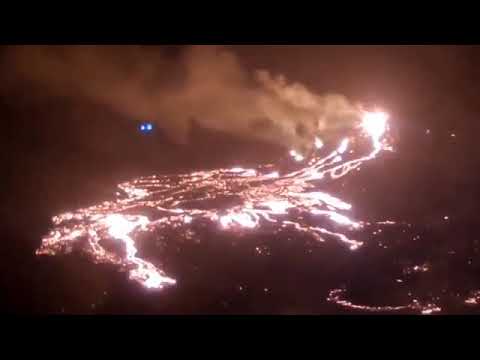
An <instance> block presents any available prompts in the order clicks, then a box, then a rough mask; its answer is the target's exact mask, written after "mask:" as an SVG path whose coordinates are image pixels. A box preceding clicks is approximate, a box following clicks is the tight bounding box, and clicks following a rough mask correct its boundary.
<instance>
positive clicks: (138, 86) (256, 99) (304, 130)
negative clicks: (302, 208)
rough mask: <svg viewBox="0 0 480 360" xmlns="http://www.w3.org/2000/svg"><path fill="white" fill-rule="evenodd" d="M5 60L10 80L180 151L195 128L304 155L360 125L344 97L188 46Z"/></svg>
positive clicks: (20, 53)
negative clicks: (90, 105)
mask: <svg viewBox="0 0 480 360" xmlns="http://www.w3.org/2000/svg"><path fill="white" fill-rule="evenodd" d="M6 59H7V62H8V64H9V65H10V66H9V68H10V70H11V72H10V74H9V76H10V79H11V80H12V79H13V80H18V79H21V80H23V81H29V82H31V83H32V84H33V85H34V86H35V87H36V88H37V89H38V90H39V91H41V92H42V93H49V94H50V95H55V96H58V95H61V96H70V97H82V98H87V99H89V100H90V101H92V102H94V103H98V104H103V105H107V106H109V107H110V108H111V109H112V110H113V111H115V112H117V113H119V114H122V115H124V116H127V117H129V118H132V119H135V120H139V119H144V120H146V119H148V120H149V121H153V122H155V123H156V124H157V125H158V126H159V127H160V128H162V129H164V130H165V131H166V132H167V133H168V134H169V135H170V137H171V138H172V140H174V141H175V142H178V143H184V142H186V141H187V137H188V133H189V129H190V126H191V123H192V120H195V121H196V122H197V123H199V124H200V125H201V126H202V127H205V128H208V129H213V130H218V131H222V132H228V133H231V134H234V135H237V136H241V137H245V138H249V139H252V138H255V139H258V140H261V141H266V142H270V143H274V144H279V145H281V146H286V147H288V148H295V149H297V150H299V151H304V150H306V149H308V148H310V147H311V146H312V145H313V143H314V139H315V136H318V135H320V136H328V134H329V133H333V132H337V131H339V130H346V129H350V128H351V127H352V125H353V124H354V122H355V121H358V120H359V119H360V117H361V112H360V111H359V109H358V107H356V106H354V105H353V104H351V103H350V102H349V101H348V100H347V99H346V98H345V97H343V96H341V95H335V94H326V95H318V94H315V93H313V92H312V91H310V90H309V89H308V88H307V87H305V86H304V85H302V84H298V83H292V82H289V81H288V80H287V79H286V78H285V77H284V76H282V75H272V74H270V73H269V72H268V71H266V70H258V71H254V72H249V71H247V70H246V69H245V68H244V67H243V66H242V65H241V63H240V61H239V59H238V58H237V57H236V56H235V54H233V53H232V52H231V51H228V50H226V49H225V48H222V47H219V46H185V47H184V48H183V51H182V52H181V54H180V55H179V56H176V57H173V56H170V55H169V54H168V53H167V51H166V50H165V48H159V47H141V46H12V47H10V48H9V49H8V52H7V56H6ZM15 83H16V82H15V81H11V83H10V84H11V85H12V84H15Z"/></svg>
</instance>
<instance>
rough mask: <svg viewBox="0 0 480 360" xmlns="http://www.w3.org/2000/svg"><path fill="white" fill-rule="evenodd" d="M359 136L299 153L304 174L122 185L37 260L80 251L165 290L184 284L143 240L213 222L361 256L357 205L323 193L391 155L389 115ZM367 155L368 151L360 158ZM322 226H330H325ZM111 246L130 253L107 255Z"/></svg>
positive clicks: (253, 172) (258, 172)
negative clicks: (285, 234) (224, 203)
mask: <svg viewBox="0 0 480 360" xmlns="http://www.w3.org/2000/svg"><path fill="white" fill-rule="evenodd" d="M355 131H356V133H355V135H354V136H352V137H349V138H344V139H343V140H342V141H341V142H340V143H339V146H338V147H337V148H336V149H334V150H332V151H331V152H330V153H328V152H326V153H325V150H324V149H325V148H326V147H327V145H325V144H324V143H323V142H322V141H321V139H319V138H317V139H316V141H315V144H314V145H315V152H314V153H313V154H312V155H310V156H308V157H307V156H304V155H301V154H299V153H297V152H295V151H292V152H291V155H292V157H293V159H294V160H295V162H296V165H298V169H297V170H295V171H292V172H288V173H286V174H280V172H279V171H278V170H276V169H275V168H274V167H273V166H272V165H267V166H261V167H258V168H256V169H244V168H231V169H217V170H211V171H198V172H193V173H190V174H185V175H172V176H150V177H143V178H138V179H136V180H133V181H130V182H126V183H123V184H120V185H119V186H118V188H119V192H118V193H117V195H118V197H117V198H116V199H115V200H113V201H106V202H103V203H101V204H98V205H95V206H91V207H88V208H84V209H79V210H76V211H74V212H66V213H63V214H60V215H57V216H55V217H53V223H54V228H53V229H52V230H51V232H50V233H49V234H48V235H47V236H45V237H44V238H43V240H42V244H41V247H40V248H39V249H38V250H37V252H36V253H37V254H38V255H56V254H59V253H65V252H69V251H72V249H73V247H74V246H78V248H80V249H81V251H83V252H84V253H86V254H88V255H89V256H90V257H91V258H92V259H93V261H94V262H96V263H109V264H114V265H117V266H119V267H120V268H121V269H123V270H125V271H128V274H129V277H130V279H131V280H134V281H136V282H138V283H140V284H141V285H143V286H144V287H146V288H150V289H161V288H163V287H165V286H168V285H173V284H175V283H176V281H175V279H174V278H172V277H171V276H167V274H165V273H164V271H162V269H160V268H159V267H158V266H156V265H154V264H152V263H151V262H148V261H145V260H144V259H142V258H141V257H139V256H138V254H137V246H136V238H137V237H138V236H139V235H140V234H142V233H145V232H153V231H154V230H162V229H167V228H187V227H189V226H190V225H191V224H192V223H194V222H196V221H208V222H210V223H212V225H213V226H217V227H218V228H219V229H220V230H221V231H228V232H231V233H232V234H235V233H239V232H241V231H242V232H243V231H265V229H268V230H267V231H274V232H280V231H282V230H287V229H290V230H293V231H298V232H302V233H306V234H308V235H309V236H311V237H313V238H314V239H316V240H318V241H325V240H327V239H333V240H336V241H338V242H339V243H340V244H342V245H344V246H346V247H347V248H348V249H350V250H352V251H354V250H356V249H358V248H359V247H361V246H362V242H360V241H357V240H355V239H354V237H352V234H354V233H355V231H358V230H359V229H361V228H363V227H364V226H365V223H364V222H362V221H357V220H354V219H352V218H350V217H349V216H348V212H349V211H350V210H351V208H352V205H351V204H349V203H347V202H345V201H342V200H341V199H339V198H337V197H335V196H333V195H331V194H328V193H326V192H322V191H318V187H319V186H320V184H321V182H322V181H327V180H328V179H330V180H336V179H339V178H341V177H344V176H345V175H347V174H348V173H350V172H351V171H353V170H358V169H359V167H360V166H361V165H362V164H363V163H365V162H366V161H370V160H373V159H374V158H376V157H377V155H378V154H379V153H380V152H381V151H383V150H390V146H389V144H388V141H387V138H386V135H387V133H388V115H387V114H385V113H383V112H365V113H364V116H363V119H362V121H361V123H360V124H359V126H358V127H357V128H356V129H355ZM365 148H367V149H368V150H367V151H363V154H362V155H359V156H355V154H357V152H358V153H362V151H361V149H365ZM322 152H323V154H322ZM225 198H231V199H233V200H235V205H230V207H218V205H212V204H216V203H217V204H218V202H219V201H217V202H216V201H215V200H220V199H225ZM321 218H323V221H320V219H321ZM320 222H321V223H322V224H323V226H320V225H318V224H319V223H320ZM325 224H326V225H325ZM267 225H268V226H267ZM339 229H341V230H339ZM105 241H110V242H113V243H116V244H117V245H118V246H120V247H121V248H122V249H123V250H122V251H115V250H110V249H107V248H106V247H105V246H104V245H103V244H104V242H105ZM336 295H338V294H336Z"/></svg>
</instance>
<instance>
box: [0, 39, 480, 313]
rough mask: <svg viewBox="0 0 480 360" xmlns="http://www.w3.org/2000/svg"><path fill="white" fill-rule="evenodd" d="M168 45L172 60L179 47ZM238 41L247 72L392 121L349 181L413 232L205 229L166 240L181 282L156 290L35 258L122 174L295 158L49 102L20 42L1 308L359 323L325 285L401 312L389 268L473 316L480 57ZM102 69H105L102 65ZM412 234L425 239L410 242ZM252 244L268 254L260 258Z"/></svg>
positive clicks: (9, 113)
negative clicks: (382, 245) (54, 227)
mask: <svg viewBox="0 0 480 360" xmlns="http://www.w3.org/2000/svg"><path fill="white" fill-rule="evenodd" d="M158 48H159V51H160V50H161V51H163V52H165V53H167V54H168V56H169V58H170V59H171V60H172V61H173V62H175V59H176V57H178V56H180V54H181V53H182V51H183V50H184V49H183V47H182V46H168V47H163V48H162V47H161V46H158ZM228 48H229V49H230V50H231V51H232V52H233V53H235V54H236V55H237V56H238V59H239V61H240V62H241V64H242V66H243V67H245V69H247V71H253V70H255V69H267V70H269V71H270V72H272V73H275V74H283V75H285V76H286V77H287V78H288V79H290V80H292V81H296V82H299V83H302V84H305V85H306V86H308V87H309V88H310V89H311V90H312V91H315V92H317V93H320V94H322V93H329V92H335V93H340V94H343V95H345V96H346V97H347V98H349V99H352V100H355V101H359V102H362V103H366V104H373V105H376V106H380V107H382V108H383V109H386V110H387V111H388V112H389V113H390V115H391V126H392V135H393V138H394V141H393V147H394V149H395V152H393V153H386V154H383V155H382V156H381V157H380V158H379V159H377V160H375V161H373V162H371V163H369V164H368V165H366V166H364V167H363V168H362V171H361V172H359V173H358V174H354V175H353V176H351V177H348V179H346V180H345V184H344V185H343V186H344V188H345V189H344V194H345V197H346V198H347V199H348V200H349V201H351V202H352V203H353V204H354V206H355V215H356V217H357V218H362V219H367V220H368V219H387V218H388V219H396V220H398V221H400V222H405V223H408V224H411V227H410V228H408V227H407V228H406V229H403V230H406V231H405V232H402V231H403V230H401V229H399V230H397V231H394V232H392V233H391V234H388V235H387V236H389V237H390V239H391V241H392V242H395V243H396V244H398V246H392V247H391V248H390V249H389V250H385V251H384V250H372V249H370V250H368V251H367V252H364V253H351V252H349V251H345V249H342V248H341V247H339V246H338V245H336V244H335V243H326V244H323V245H318V244H316V243H315V242H314V241H311V240H309V239H307V238H306V237H302V236H299V237H298V238H294V239H293V240H292V238H291V236H287V235H286V236H283V237H273V236H267V235H261V236H260V235H258V236H255V235H251V236H248V237H247V238H245V239H241V240H235V241H232V239H230V238H229V236H228V234H224V235H222V234H205V236H204V237H203V238H202V239H203V240H202V242H201V243H196V242H193V243H188V242H180V241H177V240H176V239H171V245H170V246H168V247H167V249H165V250H164V254H166V255H168V256H165V259H164V260H163V264H164V266H165V267H166V268H168V269H169V271H170V273H174V274H176V275H177V279H178V281H179V285H177V286H176V287H174V288H169V289H166V290H164V291H161V292H149V291H147V290H145V289H143V288H141V287H140V286H138V285H137V284H133V283H132V282H130V281H128V279H127V277H126V275H125V273H121V272H118V271H117V270H116V269H115V268H114V267H112V266H109V265H95V264H93V263H92V262H91V261H90V260H89V259H87V258H85V257H83V256H80V255H78V254H76V253H72V254H70V255H66V256H56V257H37V256H35V250H36V249H37V248H38V247H39V245H40V242H41V238H42V236H43V235H45V234H46V233H47V232H48V231H49V229H50V227H51V221H50V219H51V217H52V216H53V215H55V214H58V213H60V212H63V211H67V210H72V209H77V208H80V207H85V206H89V205H91V204H94V203H98V202H101V201H103V200H104V199H107V198H110V197H111V196H113V194H114V192H115V191H116V190H115V186H116V184H118V183H120V182H122V181H126V180H129V179H132V178H135V177H138V176H143V175H151V174H167V173H184V172H190V171H193V170H199V169H211V168H216V167H227V166H234V165H235V166H238V165H241V166H255V165H257V164H262V163H280V164H281V163H282V161H284V158H285V155H286V153H287V152H288V149H285V148H282V146H280V145H279V144H277V145H274V144H269V143H266V142H261V141H259V140H258V139H253V138H250V139H249V138H248V137H245V136H236V135H235V134H228V133H226V132H224V131H216V130H211V129H207V128H205V127H203V126H202V125H201V122H195V121H192V125H191V128H190V130H189V132H188V138H187V140H186V141H183V142H178V141H177V142H176V141H174V140H172V137H171V136H170V135H169V134H168V131H165V130H164V129H162V128H161V127H155V128H154V129H153V131H152V132H151V133H148V134H144V133H141V132H140V131H139V129H138V127H139V126H140V124H141V123H142V122H145V121H152V122H155V121H160V120H159V119H150V118H142V117H141V116H138V118H134V116H133V115H132V114H130V113H125V112H121V111H118V108H117V107H116V106H112V104H105V103H101V102H98V101H95V99H92V98H89V97H85V96H81V95H78V94H73V95H72V94H71V93H69V92H68V91H66V92H65V93H64V94H62V93H61V92H60V93H59V92H55V93H50V92H48V91H44V89H43V88H42V86H44V85H38V84H34V83H31V82H29V81H27V80H24V79H22V80H20V79H17V78H15V76H12V75H11V74H10V69H11V68H10V66H11V63H10V62H9V61H10V60H9V59H8V53H9V48H7V47H3V48H1V49H0V56H1V60H0V74H1V75H2V76H4V77H5V78H7V79H8V81H7V83H8V86H5V87H4V88H3V89H2V90H1V92H0V101H1V105H0V108H1V118H2V123H3V124H4V128H3V130H2V135H3V139H2V141H1V145H2V151H1V152H0V153H1V161H2V163H3V168H4V169H5V173H4V174H5V175H4V176H3V177H2V178H3V183H4V186H3V187H4V188H6V189H7V191H4V194H3V196H4V197H6V198H5V199H4V200H2V204H3V206H2V207H1V219H2V235H3V236H2V254H4V256H3V258H4V259H5V260H4V261H2V262H1V265H0V266H1V267H2V269H1V272H0V289H2V293H3V294H4V295H3V296H2V297H1V300H0V302H1V303H2V304H1V305H2V306H1V308H2V310H3V312H6V313H18V314H31V313H34V314H61V313H66V314H70V313H73V314H112V313H113V314H338V313H341V314H345V313H347V314H350V313H358V312H355V311H347V310H345V309H342V308H341V307H339V306H336V305H334V304H331V303H328V302H327V301H326V297H327V295H328V291H329V290H330V289H332V288H336V287H339V286H345V287H346V288H348V289H349V291H350V295H351V296H350V300H351V301H354V300H355V301H356V302H358V303H368V304H375V305H385V304H403V303H405V297H406V296H407V295H406V294H407V293H408V290H404V289H401V288H399V287H398V286H397V287H396V285H395V284H394V285H392V284H391V283H390V282H391V281H392V279H395V278H396V276H397V275H396V274H395V271H397V270H396V268H395V269H394V267H393V264H398V263H401V262H406V264H407V263H408V262H411V264H412V265H413V264H417V263H423V262H425V261H426V262H428V263H429V264H430V265H431V267H432V269H433V270H434V271H432V272H431V273H427V274H426V275H424V276H423V275H422V276H419V277H418V279H417V278H416V279H413V280H411V281H410V282H409V284H408V286H409V288H410V289H413V290H415V291H417V292H418V293H420V294H423V295H424V296H426V297H428V296H441V297H442V299H441V300H440V302H441V307H442V309H443V313H478V312H479V308H478V307H468V306H467V307H466V306H461V305H462V304H461V301H456V298H461V297H462V296H463V298H465V297H466V296H467V295H468V294H469V293H470V292H471V291H476V290H479V289H480V260H479V252H478V251H479V248H480V239H478V236H477V234H476V233H477V216H478V213H479V206H478V203H477V199H478V198H479V196H478V195H479V190H478V186H477V183H478V169H479V165H480V164H479V159H480V157H479V156H478V155H479V154H478V152H479V147H478V139H477V134H478V133H479V132H480V131H479V130H480V128H479V125H478V124H479V123H478V116H479V114H480V103H479V102H478V98H477V97H478V93H479V90H480V88H479V81H480V69H479V68H478V61H479V60H480V48H478V47H476V46H318V45H317V46H313V45H312V46H294V45H292V46H268V45H256V46H253V45H252V46H250V45H248V46H247V45H245V46H228ZM119 51H120V52H121V50H119ZM149 51H150V52H152V51H153V52H154V51H155V47H150V48H149ZM31 66H32V67H35V63H34V61H32V64H31ZM91 70H92V71H93V72H95V71H96V70H95V64H92V67H91ZM98 71H99V70H98ZM212 71H214V69H212ZM162 76H163V77H164V78H165V77H166V78H167V79H168V74H163V75H162ZM173 76H176V75H175V74H172V77H173ZM172 81H173V80H172ZM161 121H166V120H161ZM445 217H448V220H445ZM416 234H421V240H418V241H415V242H409V241H410V239H411V238H412V237H413V236H415V235H416ZM257 247H264V248H265V249H268V252H269V253H270V255H269V256H257V255H255V254H256V250H255V249H256V248H257ZM310 250H311V251H310ZM453 254H454V255H453ZM408 264H409V263H408ZM408 264H407V265H408ZM397 277H398V276H397Z"/></svg>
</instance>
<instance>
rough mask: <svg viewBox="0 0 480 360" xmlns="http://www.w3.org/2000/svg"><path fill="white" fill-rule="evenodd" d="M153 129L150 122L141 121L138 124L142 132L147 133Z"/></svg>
mask: <svg viewBox="0 0 480 360" xmlns="http://www.w3.org/2000/svg"><path fill="white" fill-rule="evenodd" d="M152 130H153V124H151V123H143V124H141V125H140V131H141V132H143V133H149V132H151V131H152Z"/></svg>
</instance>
